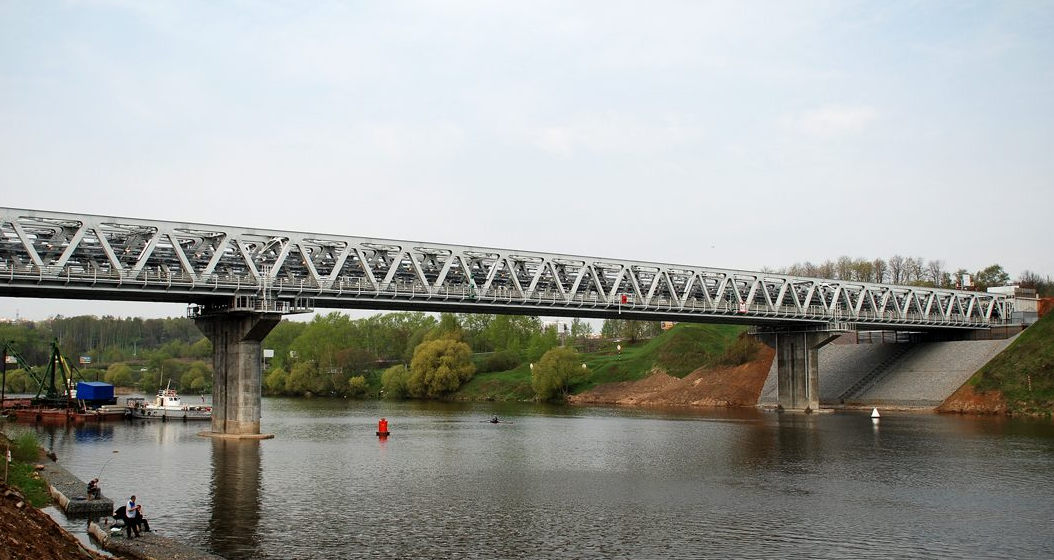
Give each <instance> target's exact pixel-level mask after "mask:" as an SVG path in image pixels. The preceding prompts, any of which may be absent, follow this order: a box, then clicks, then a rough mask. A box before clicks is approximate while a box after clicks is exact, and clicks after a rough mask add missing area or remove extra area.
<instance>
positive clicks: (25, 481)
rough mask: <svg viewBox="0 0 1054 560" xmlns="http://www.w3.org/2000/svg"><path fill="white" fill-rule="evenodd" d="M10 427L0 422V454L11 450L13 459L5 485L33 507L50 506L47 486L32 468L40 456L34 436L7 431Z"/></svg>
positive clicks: (40, 452) (22, 432)
mask: <svg viewBox="0 0 1054 560" xmlns="http://www.w3.org/2000/svg"><path fill="white" fill-rule="evenodd" d="M10 426H11V424H10V423H7V422H3V421H0V454H3V453H4V452H5V451H6V450H7V449H11V458H12V459H13V461H12V463H11V465H10V467H9V469H8V472H7V484H8V485H10V486H14V487H15V488H18V489H19V490H21V491H22V493H23V494H24V495H25V497H26V500H27V501H29V503H30V504H31V505H33V506H34V507H38V508H40V507H45V506H49V505H51V495H50V494H48V485H47V483H46V482H44V480H43V479H41V478H40V475H39V474H37V471H36V469H34V468H33V465H34V464H36V463H37V462H39V461H40V459H41V456H42V451H41V449H40V444H39V443H38V442H37V438H36V436H35V435H34V434H33V433H32V432H28V431H24V430H18V429H17V428H16V429H15V430H9V429H8V428H9V427H10Z"/></svg>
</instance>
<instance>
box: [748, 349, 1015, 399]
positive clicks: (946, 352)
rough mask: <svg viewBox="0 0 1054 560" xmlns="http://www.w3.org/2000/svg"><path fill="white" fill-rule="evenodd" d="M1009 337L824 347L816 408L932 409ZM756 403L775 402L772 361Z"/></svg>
mask: <svg viewBox="0 0 1054 560" xmlns="http://www.w3.org/2000/svg"><path fill="white" fill-rule="evenodd" d="M1011 342H1013V338H1011V339H1006V340H977V341H956V342H920V343H897V344H892V343H890V344H828V345H827V346H824V347H822V348H820V350H819V358H820V363H819V368H820V404H821V405H822V406H825V407H838V406H843V403H842V400H843V398H844V397H843V395H846V394H851V395H852V396H851V397H850V398H845V401H846V402H845V404H846V405H849V404H850V403H851V404H852V405H854V406H879V405H882V406H896V407H905V408H934V407H936V406H938V405H940V403H942V402H944V400H945V399H947V398H948V397H949V396H951V394H952V393H954V392H955V391H956V390H957V389H958V388H959V387H961V386H962V385H963V384H964V383H966V381H967V380H968V379H970V377H971V376H972V375H973V374H974V373H976V372H977V370H979V369H981V367H983V366H984V365H985V364H986V363H988V361H989V360H991V359H992V358H994V357H995V356H996V354H998V353H999V352H1002V351H1003V349H1004V348H1006V347H1007V346H1008V345H1009V344H1010V343H1011ZM758 404H759V405H762V406H774V405H775V404H776V363H775V361H773V364H772V367H771V369H770V370H769V376H768V379H767V380H766V381H765V387H764V388H763V389H762V391H761V397H760V398H759V399H758Z"/></svg>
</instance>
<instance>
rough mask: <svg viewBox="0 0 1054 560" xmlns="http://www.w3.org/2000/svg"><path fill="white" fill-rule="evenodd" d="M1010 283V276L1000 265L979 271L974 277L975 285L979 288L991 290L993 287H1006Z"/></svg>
mask: <svg viewBox="0 0 1054 560" xmlns="http://www.w3.org/2000/svg"><path fill="white" fill-rule="evenodd" d="M1009 283H1010V275H1009V274H1007V273H1006V271H1005V270H1003V267H1002V266H1000V265H998V264H993V265H991V266H988V267H987V268H983V269H981V270H978V271H977V274H975V275H974V284H976V285H977V287H978V288H990V287H993V286H1005V285H1007V284H1009Z"/></svg>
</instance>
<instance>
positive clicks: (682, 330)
mask: <svg viewBox="0 0 1054 560" xmlns="http://www.w3.org/2000/svg"><path fill="white" fill-rule="evenodd" d="M745 331H746V328H745V327H740V326H732V325H697V324H688V323H681V324H678V325H676V326H674V327H673V328H672V329H670V330H668V331H665V332H663V333H662V334H660V335H659V336H657V337H655V338H653V339H651V340H644V341H637V342H629V341H622V342H619V343H611V344H608V345H606V346H607V347H606V348H604V349H603V350H600V351H597V352H583V353H582V354H581V357H582V362H583V363H584V364H586V366H587V367H589V369H590V371H591V372H592V374H591V375H590V377H589V379H588V380H586V381H585V382H584V383H582V384H580V385H578V386H576V387H574V392H576V393H577V392H582V391H587V390H589V389H592V388H593V387H596V386H597V385H601V384H604V383H617V382H620V381H636V380H638V379H643V378H645V377H647V376H648V375H650V374H652V373H653V372H655V371H657V370H662V371H665V372H666V373H667V374H669V375H672V376H674V377H684V376H685V375H688V374H689V373H691V372H692V371H694V370H695V369H697V368H699V367H702V366H715V365H720V364H723V363H726V362H728V361H729V360H735V359H736V358H735V357H734V355H735V354H736V349H737V341H738V340H740V335H741V334H742V333H744V332H745ZM616 344H618V345H621V346H622V350H621V352H620V351H619V350H618V349H617V346H616ZM451 398H453V399H455V400H496V401H509V400H513V401H526V400H532V399H534V390H533V389H532V388H531V369H530V364H520V365H519V366H517V367H516V368H514V369H511V370H507V371H497V372H488V373H477V374H476V375H475V376H474V377H473V378H472V379H471V380H470V381H469V382H468V383H466V384H465V385H464V386H463V387H461V389H460V390H458V391H457V392H456V393H454V394H453V395H452V396H451Z"/></svg>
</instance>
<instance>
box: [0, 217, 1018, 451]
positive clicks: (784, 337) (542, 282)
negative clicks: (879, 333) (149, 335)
mask: <svg viewBox="0 0 1054 560" xmlns="http://www.w3.org/2000/svg"><path fill="white" fill-rule="evenodd" d="M0 296H13V297H43V298H64V299H72V298H80V299H103V300H136V301H158V302H183V303H187V304H190V305H191V306H192V310H193V315H194V317H195V319H196V320H197V322H198V325H199V327H201V328H202V331H203V332H204V333H205V334H206V335H207V336H208V337H209V338H210V339H211V340H212V341H213V345H214V348H215V349H216V356H215V357H214V362H215V364H214V365H215V366H216V367H215V370H216V384H215V385H214V386H215V387H216V388H217V395H216V399H217V400H216V403H215V404H216V405H217V407H216V408H217V409H220V414H217V415H216V416H214V419H213V431H215V432H222V433H235V434H236V433H259V393H260V388H259V376H260V372H259V365H258V364H259V359H258V357H259V353H260V347H259V343H260V341H262V339H263V337H264V336H266V335H267V333H268V332H269V331H270V329H271V328H273V326H274V325H276V324H277V322H278V319H279V318H280V316H281V315H282V314H284V313H291V312H297V311H306V310H308V309H310V308H313V307H331V308H353V309H354V308H357V309H378V310H416V311H448V312H468V313H511V314H524V315H555V316H570V317H576V316H577V317H595V318H614V317H618V318H623V319H641V320H671V321H690V322H712V323H738V324H749V325H755V326H758V327H759V328H761V329H762V330H763V331H764V332H765V333H767V334H768V336H769V337H770V338H771V339H772V343H773V344H774V345H776V347H777V356H778V358H777V359H778V360H779V364H780V366H779V367H780V371H781V372H783V370H784V369H786V376H783V375H782V374H781V380H782V383H781V387H783V388H784V389H786V391H783V390H781V391H780V395H781V398H780V402H781V404H782V405H784V406H785V407H786V408H792V409H815V408H816V407H817V406H818V401H817V400H816V398H815V397H816V395H817V394H818V393H817V391H816V390H815V384H816V383H815V380H814V379H811V378H812V377H813V376H812V375H810V373H809V371H810V370H815V350H816V348H819V346H822V345H823V344H824V343H825V341H827V340H829V339H830V333H833V332H838V331H844V330H857V329H859V330H867V329H884V330H914V331H919V330H923V331H925V330H952V331H968V330H976V329H984V328H988V327H990V326H993V325H1002V324H1005V323H1006V322H1007V321H1008V320H1009V318H1010V317H1011V312H1012V309H1011V306H1012V300H1010V299H1008V298H1006V297H1005V296H1001V295H997V294H987V293H978V292H967V291H958V290H948V289H937V288H925V287H916V286H896V285H887V284H876V283H866V282H846V281H836V280H828V279H819V278H805V277H796V276H788V275H784V274H773V273H766V272H750V271H740V270H728V269H720V268H711V267H701V266H687V265H677V264H664V263H654V262H644V261H633V260H622V259H611V258H597V257H585V256H578V255H562V254H552V253H539V252H533V251H519V250H506V249H494V248H488V247H468V246H458V245H448V244H441V243H433V242H413V241H398V240H390V239H377V238H368V237H352V236H346V235H333V234H324V233H306V232H292V231H281V230H267V229H258V228H248V227H232V226H222V225H212V224H197V223H190V222H171V221H160V220H148V219H139V218H126V217H115V216H100V215H87V214H70V213H63V212H51V211H43V210H26V209H16V208H0ZM810 355H811V356H812V358H813V359H810ZM253 364H255V365H253ZM784 365H786V368H784V367H783V366H784ZM246 368H248V370H247V369H246ZM253 368H255V374H253V372H252V371H249V370H252V369H253ZM814 373H815V372H814ZM784 377H785V379H784ZM243 384H247V385H253V384H255V386H256V388H255V390H254V392H255V395H256V396H255V401H254V399H253V395H252V394H250V393H253V390H250V389H251V387H248V386H243ZM227 386H231V387H233V389H232V390H229V391H227V392H224V394H222V395H221V394H220V393H221V392H223V391H224V387H227ZM247 391H248V392H247ZM784 392H786V395H785V396H786V398H784ZM233 395H237V399H236V400H237V401H238V402H237V403H234V404H232V403H228V402H227V400H228V397H229V396H233ZM232 402H233V401H232ZM253 402H255V404H253ZM225 409H226V410H228V412H231V415H230V418H228V417H227V416H226V415H224V413H223V410H225ZM253 409H254V410H255V412H254V411H253ZM246 411H247V412H246ZM254 415H255V421H254V420H252V418H253V416H254Z"/></svg>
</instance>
